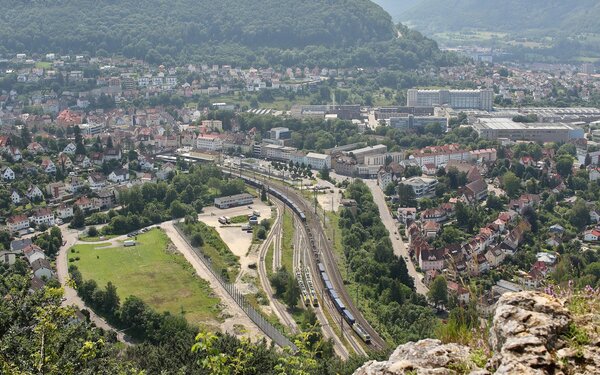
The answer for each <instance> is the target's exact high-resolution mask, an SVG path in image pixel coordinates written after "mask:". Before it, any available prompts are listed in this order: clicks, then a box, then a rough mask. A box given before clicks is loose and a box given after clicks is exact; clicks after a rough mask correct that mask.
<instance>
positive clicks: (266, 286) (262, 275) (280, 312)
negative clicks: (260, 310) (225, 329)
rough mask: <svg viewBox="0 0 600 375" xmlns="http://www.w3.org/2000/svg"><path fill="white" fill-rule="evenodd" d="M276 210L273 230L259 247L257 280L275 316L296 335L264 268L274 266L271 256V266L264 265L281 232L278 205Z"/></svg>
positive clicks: (288, 315) (279, 208)
mask: <svg viewBox="0 0 600 375" xmlns="http://www.w3.org/2000/svg"><path fill="white" fill-rule="evenodd" d="M281 206H282V205H281ZM277 210H278V212H279V214H278V215H277V219H276V221H275V225H274V226H273V229H272V230H271V232H270V233H269V235H268V236H267V239H266V240H265V242H264V243H263V244H262V245H261V246H262V247H261V250H260V253H259V259H260V261H259V262H258V274H259V279H260V283H261V284H262V287H263V290H264V291H265V293H266V295H267V298H268V299H269V301H270V304H271V306H272V308H273V309H275V314H276V315H277V316H278V317H279V319H280V321H281V322H282V323H283V324H284V325H286V326H287V327H289V329H290V331H291V332H292V333H297V332H298V326H297V324H296V322H295V321H294V319H293V318H292V317H291V315H290V314H289V313H288V312H287V309H286V307H285V306H283V304H282V303H281V302H279V301H278V300H277V299H276V298H275V297H274V293H273V289H272V288H271V283H270V281H269V277H268V275H267V268H266V267H269V266H271V267H273V265H274V264H275V256H273V265H267V264H266V263H265V258H266V254H267V251H268V250H269V247H270V246H271V244H272V243H273V242H274V238H275V237H276V236H277V235H278V234H279V233H278V232H277V230H278V228H279V230H281V226H278V225H277V224H278V223H279V222H280V221H282V220H283V218H282V217H281V215H280V214H281V207H280V205H278V206H277ZM273 251H275V247H274V248H273ZM273 255H275V254H273ZM280 259H281V258H280Z"/></svg>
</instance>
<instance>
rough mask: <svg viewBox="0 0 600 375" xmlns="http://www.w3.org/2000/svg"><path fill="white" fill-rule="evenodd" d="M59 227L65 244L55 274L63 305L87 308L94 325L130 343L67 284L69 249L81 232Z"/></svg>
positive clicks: (65, 226)
mask: <svg viewBox="0 0 600 375" xmlns="http://www.w3.org/2000/svg"><path fill="white" fill-rule="evenodd" d="M59 228H60V230H61V231H62V236H63V242H65V244H64V245H63V246H61V248H60V250H59V252H58V255H57V257H56V274H57V276H58V281H60V283H61V285H62V286H63V289H64V299H63V305H65V306H75V307H77V308H78V309H87V310H88V311H89V312H90V320H91V321H92V322H93V323H94V324H96V326H98V327H100V328H103V329H105V330H107V331H115V332H116V333H117V338H118V339H119V341H121V342H124V343H126V344H128V345H131V341H130V340H129V339H128V338H127V336H125V334H124V333H123V332H122V331H118V330H117V329H115V328H114V327H113V326H111V325H110V324H108V322H107V321H106V320H104V319H103V318H101V317H100V316H98V315H96V314H95V313H94V311H92V309H90V308H88V307H87V306H86V305H85V303H84V302H83V300H82V299H81V298H79V296H78V295H77V292H76V291H75V289H73V288H71V287H70V286H69V285H67V280H68V279H69V264H68V257H69V249H70V248H71V247H72V246H73V245H75V243H76V242H77V241H78V236H79V234H80V233H81V231H78V230H74V229H70V228H69V227H68V225H67V224H64V225H61V226H60V227H59ZM117 239H118V238H117Z"/></svg>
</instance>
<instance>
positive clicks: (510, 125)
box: [475, 118, 574, 130]
mask: <svg viewBox="0 0 600 375" xmlns="http://www.w3.org/2000/svg"><path fill="white" fill-rule="evenodd" d="M475 126H476V127H478V128H480V129H495V130H526V129H535V128H543V129H565V130H573V129H574V127H573V126H572V125H570V124H566V123H564V122H554V123H550V122H547V123H546V122H532V123H524V122H515V121H513V120H512V119H510V118H481V119H479V121H478V122H477V123H475Z"/></svg>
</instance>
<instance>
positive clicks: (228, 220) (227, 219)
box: [225, 216, 231, 224]
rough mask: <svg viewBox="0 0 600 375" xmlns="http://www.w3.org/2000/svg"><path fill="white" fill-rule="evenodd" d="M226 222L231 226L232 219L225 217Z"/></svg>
mask: <svg viewBox="0 0 600 375" xmlns="http://www.w3.org/2000/svg"><path fill="white" fill-rule="evenodd" d="M225 222H226V223H227V224H231V218H230V217H229V216H225Z"/></svg>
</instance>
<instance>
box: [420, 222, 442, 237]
mask: <svg viewBox="0 0 600 375" xmlns="http://www.w3.org/2000/svg"><path fill="white" fill-rule="evenodd" d="M440 228H441V227H440V225H439V224H438V223H437V222H436V221H426V222H425V223H424V224H423V236H425V238H436V237H437V235H438V233H439V232H440Z"/></svg>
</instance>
